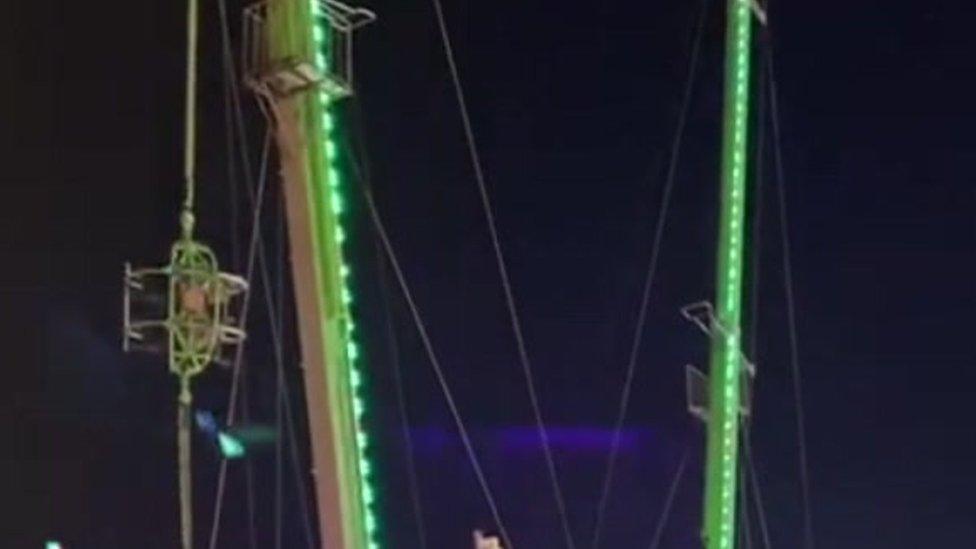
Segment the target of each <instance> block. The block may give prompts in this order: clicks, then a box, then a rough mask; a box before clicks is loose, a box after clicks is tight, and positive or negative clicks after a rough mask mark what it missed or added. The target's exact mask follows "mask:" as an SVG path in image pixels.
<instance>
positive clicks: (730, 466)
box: [702, 0, 764, 549]
mask: <svg viewBox="0 0 976 549" xmlns="http://www.w3.org/2000/svg"><path fill="white" fill-rule="evenodd" d="M754 12H756V15H757V16H758V17H759V19H760V21H762V20H763V19H764V15H763V14H762V12H761V11H760V10H759V9H758V8H757V7H756V6H755V5H754V4H752V3H751V1H750V0H727V23H726V37H725V48H726V51H725V82H724V86H725V92H724V93H725V99H724V107H723V111H724V113H723V124H722V159H721V170H722V171H721V201H720V204H721V212H720V216H719V245H718V259H717V266H718V267H717V274H716V295H715V308H714V317H713V318H712V320H711V321H710V323H709V324H710V326H709V328H710V329H709V330H708V331H709V332H710V335H711V364H710V369H709V375H708V389H707V399H708V405H707V412H706V424H707V441H706V468H705V497H704V523H703V529H702V537H703V542H704V546H705V548H706V549H732V548H733V547H734V545H735V539H736V536H735V530H736V529H735V521H736V499H737V480H738V452H739V421H740V419H741V414H742V412H743V410H744V409H745V410H747V409H748V404H747V405H746V406H743V401H744V399H743V391H744V390H745V389H747V388H748V387H747V386H744V385H745V383H743V380H744V379H745V380H748V379H751V377H750V376H751V374H752V367H751V365H749V363H748V361H746V360H744V357H743V355H742V350H741V339H742V334H741V329H740V322H741V316H742V314H741V306H742V288H743V284H742V282H743V264H744V261H743V256H744V254H745V244H744V239H745V210H746V187H747V186H746V176H747V170H748V167H749V166H748V162H747V151H748V141H749V131H748V130H749V103H750V62H751V59H750V58H751V54H752V52H751V50H752V18H753V16H754ZM709 316H712V315H711V314H710V315H709ZM744 372H745V373H746V374H747V375H743V373H744Z"/></svg>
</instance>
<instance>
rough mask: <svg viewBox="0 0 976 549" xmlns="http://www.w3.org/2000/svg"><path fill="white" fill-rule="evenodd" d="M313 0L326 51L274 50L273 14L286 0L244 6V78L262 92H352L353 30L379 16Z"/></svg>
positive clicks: (337, 95)
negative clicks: (271, 35)
mask: <svg viewBox="0 0 976 549" xmlns="http://www.w3.org/2000/svg"><path fill="white" fill-rule="evenodd" d="M314 1H315V2H316V5H317V6H318V9H317V12H318V13H319V14H320V15H317V17H319V18H321V20H322V22H323V23H325V26H324V27H323V29H327V34H328V40H329V41H330V47H329V48H327V52H319V53H316V54H311V53H295V52H287V53H280V52H275V51H274V48H273V46H272V44H271V43H270V41H269V40H268V29H267V27H268V24H269V15H271V11H272V10H280V9H286V8H285V4H284V3H283V2H275V1H274V0H265V1H264V2H260V3H258V4H254V5H252V6H250V7H248V8H247V9H245V10H244V30H243V40H242V47H243V56H242V57H243V67H244V80H245V82H246V84H247V85H248V86H249V87H251V88H252V89H254V90H255V91H256V92H257V93H259V94H261V95H265V96H270V97H273V98H282V97H289V96H292V95H295V94H298V93H301V92H304V91H307V90H313V89H318V90H322V91H325V92H326V93H328V94H329V96H330V97H332V98H333V99H337V98H342V97H346V96H350V95H352V94H353V89H354V87H353V55H352V50H353V36H352V35H353V31H355V30H356V29H358V28H359V27H361V26H363V25H366V24H368V23H371V22H373V21H375V20H376V15H375V14H374V13H373V12H371V11H369V10H367V9H363V8H353V7H350V6H347V5H346V4H343V3H341V2H337V1H335V0H314Z"/></svg>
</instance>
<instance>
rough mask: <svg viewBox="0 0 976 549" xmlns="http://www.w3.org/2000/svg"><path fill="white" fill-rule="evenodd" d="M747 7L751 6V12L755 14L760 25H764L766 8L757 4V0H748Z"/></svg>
mask: <svg viewBox="0 0 976 549" xmlns="http://www.w3.org/2000/svg"><path fill="white" fill-rule="evenodd" d="M749 7H750V8H752V13H753V14H755V16H756V20H757V21H759V23H760V24H761V25H762V26H764V27H765V26H766V8H764V7H762V6H761V5H759V0H749Z"/></svg>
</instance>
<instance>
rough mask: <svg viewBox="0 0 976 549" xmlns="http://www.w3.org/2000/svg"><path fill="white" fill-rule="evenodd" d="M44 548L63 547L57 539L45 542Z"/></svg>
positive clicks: (57, 548) (56, 548)
mask: <svg viewBox="0 0 976 549" xmlns="http://www.w3.org/2000/svg"><path fill="white" fill-rule="evenodd" d="M44 549H61V544H60V543H58V542H56V541H46V542H44Z"/></svg>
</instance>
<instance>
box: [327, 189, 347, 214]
mask: <svg viewBox="0 0 976 549" xmlns="http://www.w3.org/2000/svg"><path fill="white" fill-rule="evenodd" d="M329 202H330V203H331V204H332V211H333V212H335V213H337V214H338V213H342V212H343V210H344V209H345V208H344V206H343V203H342V197H341V196H339V193H332V195H331V196H330V197H329Z"/></svg>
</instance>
